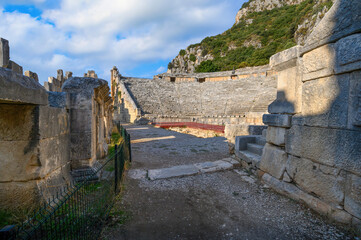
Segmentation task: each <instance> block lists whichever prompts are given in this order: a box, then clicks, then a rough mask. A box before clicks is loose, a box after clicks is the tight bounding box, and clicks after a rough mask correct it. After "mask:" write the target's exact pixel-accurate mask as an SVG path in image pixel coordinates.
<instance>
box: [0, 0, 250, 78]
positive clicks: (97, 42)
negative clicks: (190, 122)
mask: <svg viewBox="0 0 361 240" xmlns="http://www.w3.org/2000/svg"><path fill="white" fill-rule="evenodd" d="M243 2H245V0H0V23H1V24H0V37H2V38H5V39H8V40H9V41H10V58H11V59H12V60H13V61H15V62H17V63H18V64H20V65H22V66H23V68H24V71H25V70H31V71H33V72H37V73H38V75H39V78H40V82H41V83H43V82H44V81H46V80H47V77H49V76H56V70H57V69H63V70H64V72H65V71H72V72H73V73H74V75H76V76H82V75H83V74H84V72H86V71H87V70H90V69H93V70H95V71H96V72H97V73H98V76H99V77H101V78H104V79H106V80H109V77H110V69H111V68H112V67H113V66H117V67H118V69H119V70H120V73H121V74H122V75H124V76H137V77H152V76H153V75H155V74H157V73H160V72H164V71H166V68H167V65H168V62H169V61H170V60H171V59H173V58H174V57H175V56H176V55H177V54H178V52H179V50H180V49H182V48H186V47H187V46H188V45H189V44H192V43H197V42H199V41H201V40H202V39H203V38H204V37H206V36H212V35H215V34H219V33H222V32H223V31H225V30H226V29H228V28H230V27H231V26H232V25H233V23H234V21H235V16H236V13H237V11H238V9H239V8H240V7H241V6H242V4H243Z"/></svg>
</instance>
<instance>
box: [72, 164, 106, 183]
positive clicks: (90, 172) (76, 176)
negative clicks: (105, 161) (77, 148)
mask: <svg viewBox="0 0 361 240" xmlns="http://www.w3.org/2000/svg"><path fill="white" fill-rule="evenodd" d="M100 167H101V164H100V163H99V162H96V163H95V164H94V166H92V167H87V168H81V169H76V170H72V171H71V172H70V174H71V176H72V177H73V180H74V182H75V183H80V182H83V181H84V180H85V179H86V180H87V181H90V182H96V181H98V180H99V176H98V175H97V174H96V172H97V169H99V168H100Z"/></svg>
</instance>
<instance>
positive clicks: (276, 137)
mask: <svg viewBox="0 0 361 240" xmlns="http://www.w3.org/2000/svg"><path fill="white" fill-rule="evenodd" d="M285 136H286V129H285V128H278V127H271V126H270V127H268V129H267V142H269V143H272V144H274V145H278V146H283V145H285Z"/></svg>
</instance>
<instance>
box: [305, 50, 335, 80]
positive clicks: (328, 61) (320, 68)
mask: <svg viewBox="0 0 361 240" xmlns="http://www.w3.org/2000/svg"><path fill="white" fill-rule="evenodd" d="M335 64H336V50H335V45H334V44H328V45H325V46H322V47H319V48H317V49H314V50H312V51H311V52H308V53H306V54H305V55H303V81H308V80H311V79H316V78H321V77H326V76H330V75H333V74H334V67H335Z"/></svg>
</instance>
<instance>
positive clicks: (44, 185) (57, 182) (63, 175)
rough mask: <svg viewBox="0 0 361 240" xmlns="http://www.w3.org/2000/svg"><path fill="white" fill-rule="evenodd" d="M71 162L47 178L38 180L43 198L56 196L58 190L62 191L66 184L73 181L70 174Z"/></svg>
mask: <svg viewBox="0 0 361 240" xmlns="http://www.w3.org/2000/svg"><path fill="white" fill-rule="evenodd" d="M70 172H71V169H70V163H69V164H66V165H63V166H61V167H59V168H57V169H56V170H55V171H53V172H51V173H50V174H49V175H48V176H46V178H44V179H42V180H40V181H38V182H37V185H38V189H39V191H40V192H41V195H42V197H43V199H49V198H51V197H52V196H56V193H57V192H60V191H62V189H64V187H65V186H69V185H71V184H72V183H73V178H72V176H71V175H70Z"/></svg>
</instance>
